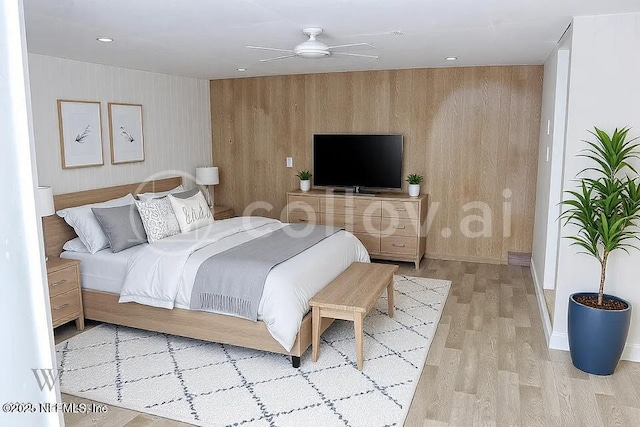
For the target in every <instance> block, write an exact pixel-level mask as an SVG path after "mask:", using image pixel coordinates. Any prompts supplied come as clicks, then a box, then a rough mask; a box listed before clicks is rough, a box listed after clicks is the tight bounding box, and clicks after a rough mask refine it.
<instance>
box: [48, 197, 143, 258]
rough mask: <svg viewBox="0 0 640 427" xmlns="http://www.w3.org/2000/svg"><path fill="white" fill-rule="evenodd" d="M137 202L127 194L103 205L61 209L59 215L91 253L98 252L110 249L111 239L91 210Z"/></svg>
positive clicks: (95, 204)
mask: <svg viewBox="0 0 640 427" xmlns="http://www.w3.org/2000/svg"><path fill="white" fill-rule="evenodd" d="M134 202H135V199H134V198H133V196H132V195H131V194H127V195H126V196H124V197H120V198H119V199H113V200H109V201H106V202H102V203H94V204H91V205H83V206H76V207H73V208H66V209H60V210H59V211H58V212H57V214H58V216H59V217H61V218H64V220H65V221H66V222H67V224H69V225H70V226H71V227H73V229H74V230H75V232H76V234H77V235H78V237H79V238H80V240H82V243H84V245H85V246H86V247H87V249H88V250H89V252H91V253H92V254H95V253H96V252H98V251H100V250H102V249H104V248H106V247H109V239H108V238H107V236H106V235H105V234H104V232H103V231H102V227H100V224H99V223H98V220H97V219H96V216H95V215H94V214H93V212H92V211H91V208H112V207H115V206H125V205H130V204H132V203H134Z"/></svg>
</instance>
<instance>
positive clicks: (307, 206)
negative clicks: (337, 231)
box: [287, 195, 320, 212]
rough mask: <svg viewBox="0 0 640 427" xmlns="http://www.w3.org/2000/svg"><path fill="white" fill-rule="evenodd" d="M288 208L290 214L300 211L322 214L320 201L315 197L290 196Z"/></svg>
mask: <svg viewBox="0 0 640 427" xmlns="http://www.w3.org/2000/svg"><path fill="white" fill-rule="evenodd" d="M287 207H288V209H289V212H292V211H298V210H300V211H311V212H320V205H319V200H318V198H317V197H315V196H304V195H290V196H288V199H287Z"/></svg>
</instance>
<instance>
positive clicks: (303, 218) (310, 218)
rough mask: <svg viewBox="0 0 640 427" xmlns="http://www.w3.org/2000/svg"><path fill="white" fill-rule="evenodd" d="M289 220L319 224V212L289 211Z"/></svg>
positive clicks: (293, 222)
mask: <svg viewBox="0 0 640 427" xmlns="http://www.w3.org/2000/svg"><path fill="white" fill-rule="evenodd" d="M289 222H290V223H291V224H321V220H320V214H317V213H315V212H303V211H298V210H295V211H293V212H289Z"/></svg>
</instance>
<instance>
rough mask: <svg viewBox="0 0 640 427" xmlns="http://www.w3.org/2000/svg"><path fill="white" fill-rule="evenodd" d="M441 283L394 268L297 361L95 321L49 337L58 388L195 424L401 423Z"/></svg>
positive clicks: (437, 310) (437, 311) (435, 317)
mask: <svg viewBox="0 0 640 427" xmlns="http://www.w3.org/2000/svg"><path fill="white" fill-rule="evenodd" d="M450 285H451V282H449V281H446V280H435V279H424V278H418V277H411V276H395V314H394V317H393V318H390V317H389V316H387V308H386V307H387V299H386V295H383V296H382V297H381V298H380V299H379V300H378V302H377V304H376V306H375V308H374V309H372V310H371V312H370V313H369V315H368V316H367V317H366V318H365V321H364V333H365V336H364V351H363V354H364V365H363V370H362V371H359V370H358V369H357V366H356V362H355V338H354V332H353V323H352V322H346V321H339V320H336V321H335V322H334V324H333V325H332V326H331V327H330V328H329V329H327V331H326V332H325V333H324V334H323V335H322V342H321V345H320V349H319V356H318V361H317V362H316V363H313V362H312V361H311V349H310V348H309V350H307V352H306V353H305V354H304V355H303V356H302V358H301V365H300V368H299V369H295V368H293V367H292V366H291V362H290V358H289V357H287V356H284V355H279V354H274V353H268V352H263V351H257V350H250V349H246V348H242V347H235V346H231V345H223V344H216V343H208V342H204V341H199V340H194V339H189V338H182V337H177V336H173V335H166V334H160V333H155V332H149V331H142V330H139V329H131V328H126V327H122V326H114V325H108V324H103V325H100V326H97V327H95V328H92V329H90V330H88V331H86V332H83V333H81V334H79V335H76V336H74V337H73V338H70V339H69V340H67V341H64V342H62V343H60V344H58V345H57V346H56V355H57V360H58V365H59V368H60V369H62V372H61V374H60V388H61V391H62V392H63V393H68V394H71V395H74V396H80V397H86V398H89V399H92V400H96V401H98V402H103V403H106V404H109V405H114V406H120V407H124V408H128V409H133V410H135V411H138V412H145V413H149V414H154V415H158V416H161V417H166V418H171V419H174V420H178V421H182V422H187V423H192V424H195V425H203V426H230V425H232V426H246V427H249V426H251V427H255V426H304V425H317V426H323V427H330V426H354V427H355V426H367V427H375V426H401V425H402V424H403V423H404V419H405V418H406V416H407V412H408V410H409V405H410V404H411V399H412V398H413V394H414V393H415V389H416V385H417V382H418V379H419V378H420V374H421V372H422V368H423V366H424V362H425V360H426V358H427V353H428V351H429V346H430V345H431V341H432V339H433V336H434V335H435V331H436V328H437V326H438V321H439V320H440V316H441V314H442V309H443V307H444V304H445V301H446V299H447V296H448V294H449V288H450Z"/></svg>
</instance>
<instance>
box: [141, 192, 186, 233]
mask: <svg viewBox="0 0 640 427" xmlns="http://www.w3.org/2000/svg"><path fill="white" fill-rule="evenodd" d="M136 205H137V206H138V212H139V213H140V218H142V225H143V226H144V231H146V232H147V239H148V240H149V243H153V242H155V241H157V240H160V239H164V238H165V237H169V236H173V235H174V234H178V233H180V224H178V219H177V218H176V214H174V213H173V208H172V207H171V203H170V202H169V200H167V198H166V197H165V198H162V199H151V200H149V201H147V202H140V201H138V202H136Z"/></svg>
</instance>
